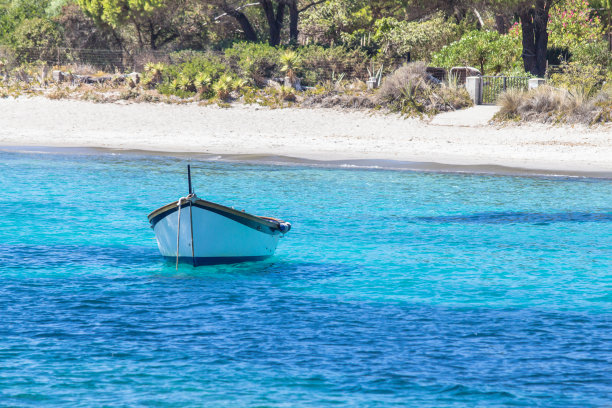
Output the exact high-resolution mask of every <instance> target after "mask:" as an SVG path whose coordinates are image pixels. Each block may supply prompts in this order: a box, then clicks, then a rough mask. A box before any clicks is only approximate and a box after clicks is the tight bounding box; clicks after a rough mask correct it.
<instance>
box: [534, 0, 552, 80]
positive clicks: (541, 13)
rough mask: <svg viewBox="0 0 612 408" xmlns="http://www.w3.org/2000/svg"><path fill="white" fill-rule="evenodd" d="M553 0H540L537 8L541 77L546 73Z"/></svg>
mask: <svg viewBox="0 0 612 408" xmlns="http://www.w3.org/2000/svg"><path fill="white" fill-rule="evenodd" d="M551 3H552V1H551V0H547V1H546V0H538V1H537V2H536V10H535V45H536V71H537V75H538V77H540V78H543V77H544V75H546V51H547V50H548V29H547V28H548V18H549V17H548V13H549V12H550V6H551Z"/></svg>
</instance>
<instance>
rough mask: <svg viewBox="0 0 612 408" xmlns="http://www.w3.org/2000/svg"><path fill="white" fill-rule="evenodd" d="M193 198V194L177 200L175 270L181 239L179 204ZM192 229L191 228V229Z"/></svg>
mask: <svg viewBox="0 0 612 408" xmlns="http://www.w3.org/2000/svg"><path fill="white" fill-rule="evenodd" d="M194 197H195V194H189V195H188V196H187V197H181V198H179V199H178V203H177V205H178V227H177V228H176V270H178V264H179V243H180V237H181V204H183V201H191V200H193V198H194ZM192 228H193V227H192Z"/></svg>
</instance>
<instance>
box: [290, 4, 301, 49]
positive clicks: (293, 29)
mask: <svg viewBox="0 0 612 408" xmlns="http://www.w3.org/2000/svg"><path fill="white" fill-rule="evenodd" d="M297 3H298V2H297V0H293V1H291V3H289V39H290V41H291V42H292V43H294V44H297V42H298V35H299V34H300V32H299V31H298V20H299V18H300V11H299V10H298V4H297Z"/></svg>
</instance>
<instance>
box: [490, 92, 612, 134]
mask: <svg viewBox="0 0 612 408" xmlns="http://www.w3.org/2000/svg"><path fill="white" fill-rule="evenodd" d="M498 104H499V105H500V111H499V112H498V113H497V114H496V116H495V120H497V121H502V122H503V121H508V120H511V121H525V122H542V123H553V124H556V123H568V124H575V123H581V124H586V125H593V124H597V123H603V122H609V121H610V120H611V119H612V89H609V88H608V89H606V88H603V89H600V90H599V91H597V92H593V91H592V89H590V88H584V87H580V86H575V87H572V88H571V89H563V88H555V87H552V86H541V87H538V88H536V89H532V90H530V91H528V92H522V91H517V90H511V91H508V92H505V93H503V94H502V95H500V97H499V101H498Z"/></svg>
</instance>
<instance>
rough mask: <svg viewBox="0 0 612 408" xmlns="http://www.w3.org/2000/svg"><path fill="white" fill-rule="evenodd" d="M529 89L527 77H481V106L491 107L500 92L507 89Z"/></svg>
mask: <svg viewBox="0 0 612 408" xmlns="http://www.w3.org/2000/svg"><path fill="white" fill-rule="evenodd" d="M528 88H529V77H505V76H504V77H502V76H483V77H482V104H483V105H493V104H495V103H497V98H498V97H499V95H500V94H501V93H502V92H505V91H506V90H508V89H520V90H523V91H526V90H527V89H528Z"/></svg>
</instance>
